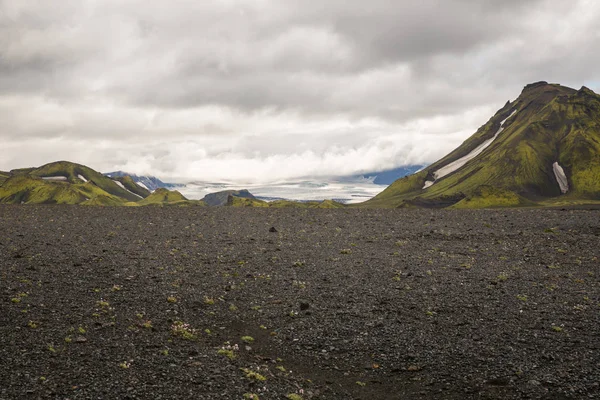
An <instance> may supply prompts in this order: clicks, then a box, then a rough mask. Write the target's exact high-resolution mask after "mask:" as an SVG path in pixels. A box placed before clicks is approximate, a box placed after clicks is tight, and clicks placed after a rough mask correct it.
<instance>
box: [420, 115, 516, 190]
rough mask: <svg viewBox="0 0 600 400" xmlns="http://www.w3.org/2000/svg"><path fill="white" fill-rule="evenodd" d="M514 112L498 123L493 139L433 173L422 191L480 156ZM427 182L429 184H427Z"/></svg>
mask: <svg viewBox="0 0 600 400" xmlns="http://www.w3.org/2000/svg"><path fill="white" fill-rule="evenodd" d="M516 112H517V110H514V111H513V112H512V113H511V114H510V115H509V116H508V117H506V118H504V119H503V120H502V121H500V128H498V131H497V132H496V134H495V135H494V137H492V138H490V139H488V140H486V141H484V142H483V143H481V144H480V145H479V146H477V147H476V148H475V149H473V151H471V152H470V153H469V154H467V155H466V156H464V157H461V158H459V159H458V160H455V161H453V162H451V163H450V164H448V165H445V166H443V167H442V168H440V169H438V170H437V171H435V172H434V173H433V177H434V178H435V180H434V181H433V182H431V181H426V182H425V185H424V186H423V189H427V188H428V187H430V186H431V185H433V184H434V183H435V182H437V181H438V180H440V179H442V178H443V177H445V176H446V175H449V174H451V173H453V172H454V171H456V170H458V169H459V168H461V167H462V166H464V165H465V164H466V163H468V162H469V161H471V160H472V159H474V158H475V157H477V156H478V155H479V154H481V153H482V152H483V151H484V150H485V149H487V148H488V147H489V146H490V145H491V144H492V143H493V142H494V140H496V138H497V137H498V135H500V133H502V131H503V130H504V123H505V122H506V120H507V119H509V118H510V117H512V116H513V115H515V113H516ZM428 182H431V183H430V184H428Z"/></svg>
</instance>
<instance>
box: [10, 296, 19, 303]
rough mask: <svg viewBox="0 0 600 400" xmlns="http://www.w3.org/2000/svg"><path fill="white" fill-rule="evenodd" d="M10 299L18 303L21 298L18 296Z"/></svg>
mask: <svg viewBox="0 0 600 400" xmlns="http://www.w3.org/2000/svg"><path fill="white" fill-rule="evenodd" d="M10 301H12V302H13V303H20V302H21V298H20V297H13V298H12V299H10Z"/></svg>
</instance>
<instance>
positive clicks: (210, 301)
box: [204, 296, 215, 306]
mask: <svg viewBox="0 0 600 400" xmlns="http://www.w3.org/2000/svg"><path fill="white" fill-rule="evenodd" d="M204 304H206V305H209V306H212V305H213V304H215V299H213V298H211V297H208V296H204Z"/></svg>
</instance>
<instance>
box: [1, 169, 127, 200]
mask: <svg viewBox="0 0 600 400" xmlns="http://www.w3.org/2000/svg"><path fill="white" fill-rule="evenodd" d="M98 196H100V197H105V198H107V199H110V202H111V203H113V204H115V205H117V204H122V203H123V200H122V199H120V198H118V197H116V196H112V195H110V194H109V193H106V192H105V191H103V190H102V189H100V188H98V187H97V186H94V185H93V184H91V183H86V184H70V183H68V182H55V181H45V180H43V179H41V178H38V177H34V176H31V175H15V176H13V177H11V178H9V179H7V180H6V181H5V182H4V183H3V184H2V186H0V203H12V204H82V203H84V202H86V201H88V200H90V199H93V198H95V197H98Z"/></svg>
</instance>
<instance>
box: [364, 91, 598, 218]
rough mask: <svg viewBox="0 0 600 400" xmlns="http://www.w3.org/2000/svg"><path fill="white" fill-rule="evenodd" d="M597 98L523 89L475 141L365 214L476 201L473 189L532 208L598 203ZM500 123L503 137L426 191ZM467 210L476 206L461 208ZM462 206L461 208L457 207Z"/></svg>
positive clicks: (389, 192)
mask: <svg viewBox="0 0 600 400" xmlns="http://www.w3.org/2000/svg"><path fill="white" fill-rule="evenodd" d="M599 99H600V96H598V95H596V94H595V93H593V92H591V91H590V90H589V89H585V88H582V89H581V90H580V91H576V90H574V89H570V88H565V87H562V86H560V85H550V84H546V83H539V84H534V85H528V86H527V87H526V88H525V89H524V90H523V93H522V94H521V96H519V98H518V99H517V100H516V101H515V102H514V103H510V102H509V103H507V104H506V105H505V106H504V107H503V108H502V109H500V110H499V111H498V112H497V113H496V115H494V117H492V118H491V119H490V121H488V123H486V124H485V125H484V126H482V127H481V128H480V129H479V130H478V131H477V133H476V134H475V135H473V136H472V137H471V138H469V139H468V140H466V141H465V142H464V143H463V144H462V145H461V146H459V148H457V149H456V150H455V151H453V152H451V153H450V154H449V155H448V156H446V157H444V158H443V159H441V160H440V161H438V162H436V163H434V164H432V165H431V166H429V167H428V168H426V169H424V170H423V171H421V172H419V173H417V174H414V175H412V176H409V177H405V178H403V179H400V180H398V181H396V182H394V184H392V185H390V186H389V187H388V188H387V189H386V190H384V191H383V192H382V193H380V194H379V195H377V196H376V197H375V198H373V199H372V200H370V201H367V202H366V203H363V204H361V205H360V206H366V207H397V206H402V205H406V204H408V203H411V201H412V199H415V198H420V199H426V200H427V199H428V200H430V201H431V202H432V203H435V200H436V199H441V198H451V197H455V198H456V199H457V201H461V200H462V199H461V196H462V198H465V197H467V198H474V197H477V196H475V195H476V191H477V189H478V188H479V187H481V186H492V187H496V188H500V189H505V190H508V191H512V192H515V193H516V194H517V195H519V196H522V197H524V198H526V199H529V200H532V201H540V200H543V199H549V198H553V197H559V196H563V197H564V196H567V197H570V198H571V199H572V200H576V199H578V198H589V199H596V198H598V196H600V179H595V177H597V176H600V159H599V157H600V144H599V143H600V101H599ZM513 111H516V114H514V115H513V116H511V117H510V118H508V119H506V121H505V123H504V130H503V131H502V132H501V134H500V135H499V136H498V137H497V139H496V140H495V141H494V142H493V143H492V144H491V145H490V146H489V147H488V148H487V149H486V150H485V151H483V152H482V153H481V154H479V155H478V156H477V157H476V158H474V159H473V160H471V161H469V162H468V163H466V164H465V165H464V166H463V167H462V168H460V169H458V170H457V171H455V172H454V173H451V174H449V175H447V176H445V177H443V178H441V179H439V180H438V181H436V182H435V184H433V185H432V186H430V187H429V188H427V189H422V188H423V185H424V184H425V181H427V180H433V173H434V171H436V170H437V169H439V168H440V167H442V166H444V165H447V164H448V163H450V162H453V161H455V160H457V159H458V158H461V157H463V156H464V155H466V154H469V152H470V151H472V149H474V148H475V147H477V146H478V145H479V144H481V143H482V142H483V141H484V140H486V139H489V138H490V137H493V135H494V134H495V133H496V132H497V131H498V129H499V127H500V122H501V121H502V120H504V119H505V118H507V117H509V116H510V115H511V113H512V112H513ZM556 161H558V162H559V163H560V164H561V166H563V168H564V169H565V173H566V175H567V178H568V180H569V185H570V191H569V192H568V193H567V195H562V194H561V192H560V188H559V187H558V184H557V182H556V179H555V177H554V173H553V171H552V164H553V163H554V162H556ZM469 203H470V204H474V205H475V204H476V203H475V202H472V201H469ZM463 204H464V203H463Z"/></svg>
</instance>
